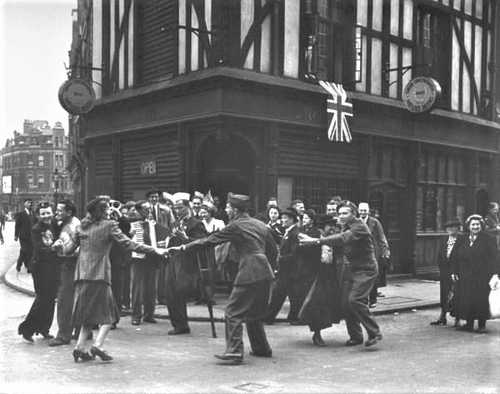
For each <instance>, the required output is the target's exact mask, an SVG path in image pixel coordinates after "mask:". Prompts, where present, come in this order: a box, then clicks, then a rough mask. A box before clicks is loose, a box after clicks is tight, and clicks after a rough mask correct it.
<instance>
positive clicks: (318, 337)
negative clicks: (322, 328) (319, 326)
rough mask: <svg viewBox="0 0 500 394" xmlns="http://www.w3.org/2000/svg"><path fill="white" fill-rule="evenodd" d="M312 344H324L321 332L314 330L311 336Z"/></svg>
mask: <svg viewBox="0 0 500 394" xmlns="http://www.w3.org/2000/svg"><path fill="white" fill-rule="evenodd" d="M312 341H313V344H314V345H316V346H326V343H325V341H323V338H321V334H320V333H319V332H315V333H314V334H313V336H312Z"/></svg>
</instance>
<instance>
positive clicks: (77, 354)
mask: <svg viewBox="0 0 500 394" xmlns="http://www.w3.org/2000/svg"><path fill="white" fill-rule="evenodd" d="M94 358H95V357H94V356H93V355H92V354H90V353H89V352H87V351H84V350H81V349H78V348H75V349H73V360H75V363H77V362H78V360H79V359H80V360H82V361H84V362H85V361H90V360H93V359H94Z"/></svg>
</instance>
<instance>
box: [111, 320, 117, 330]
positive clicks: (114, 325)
mask: <svg viewBox="0 0 500 394" xmlns="http://www.w3.org/2000/svg"><path fill="white" fill-rule="evenodd" d="M116 325H117V323H116V322H115V323H112V324H111V330H116Z"/></svg>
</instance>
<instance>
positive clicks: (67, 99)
mask: <svg viewBox="0 0 500 394" xmlns="http://www.w3.org/2000/svg"><path fill="white" fill-rule="evenodd" d="M94 102H95V93H94V89H93V88H92V86H91V85H90V83H88V82H87V81H85V80H83V79H77V78H74V79H69V80H68V81H66V82H64V83H63V85H62V86H61V87H60V88H59V103H60V104H61V106H62V107H63V108H64V109H65V110H66V111H67V112H68V113H70V114H72V115H80V114H86V113H87V112H89V111H91V110H92V108H94Z"/></svg>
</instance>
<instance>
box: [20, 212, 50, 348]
mask: <svg viewBox="0 0 500 394" xmlns="http://www.w3.org/2000/svg"><path fill="white" fill-rule="evenodd" d="M37 215H38V217H39V220H38V222H37V223H36V224H35V225H34V226H33V229H32V231H31V238H32V240H33V256H32V265H31V271H32V273H33V282H34V286H35V294H36V296H35V300H34V301H33V305H32V306H31V309H30V311H29V313H28V315H27V316H26V319H25V320H24V321H23V322H22V323H21V324H20V325H19V328H18V333H19V335H22V336H23V338H24V339H25V340H27V341H29V342H33V334H41V335H43V337H44V338H45V339H50V338H52V335H50V334H49V329H50V326H51V325H52V320H53V318H54V306H55V298H56V294H57V287H58V279H59V271H58V269H59V264H58V262H57V256H56V253H55V252H53V251H52V250H51V249H50V247H51V246H52V244H53V243H54V241H55V240H56V239H57V237H58V231H57V227H56V225H55V222H54V213H53V211H52V207H51V206H50V204H49V203H48V202H42V203H40V204H39V205H38V207H37Z"/></svg>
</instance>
